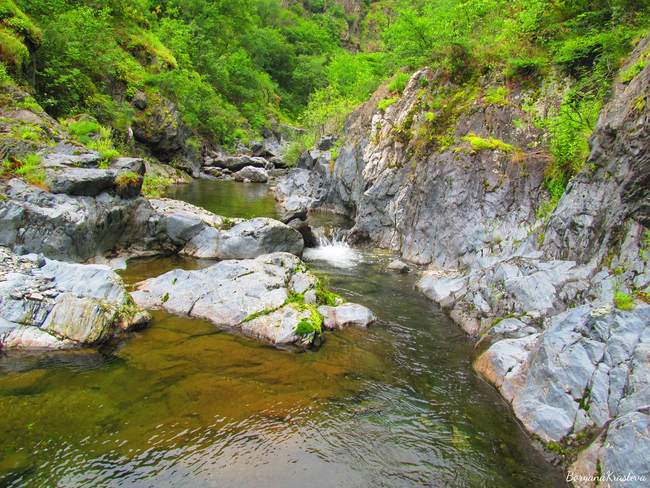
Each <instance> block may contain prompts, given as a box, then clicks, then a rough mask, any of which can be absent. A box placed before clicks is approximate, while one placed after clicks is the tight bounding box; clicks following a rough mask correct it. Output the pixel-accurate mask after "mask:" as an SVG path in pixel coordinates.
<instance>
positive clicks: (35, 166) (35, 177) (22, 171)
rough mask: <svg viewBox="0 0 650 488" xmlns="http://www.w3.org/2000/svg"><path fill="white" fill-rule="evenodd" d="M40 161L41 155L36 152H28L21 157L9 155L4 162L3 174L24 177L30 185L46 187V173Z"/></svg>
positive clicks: (10, 176) (9, 176)
mask: <svg viewBox="0 0 650 488" xmlns="http://www.w3.org/2000/svg"><path fill="white" fill-rule="evenodd" d="M40 163H41V158H40V156H37V155H35V154H27V155H26V156H23V157H22V158H21V159H18V158H15V157H14V156H9V158H8V159H7V160H6V161H4V163H3V164H2V176H5V177H8V178H12V177H19V178H24V179H25V181H26V182H27V183H29V184H30V185H33V186H38V187H40V188H46V187H45V184H44V180H45V174H44V172H43V170H42V168H41V167H40Z"/></svg>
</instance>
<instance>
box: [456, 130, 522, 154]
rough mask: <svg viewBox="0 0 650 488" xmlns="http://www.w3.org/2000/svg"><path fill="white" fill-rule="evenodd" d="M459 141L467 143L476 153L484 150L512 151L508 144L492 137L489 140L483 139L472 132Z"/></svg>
mask: <svg viewBox="0 0 650 488" xmlns="http://www.w3.org/2000/svg"><path fill="white" fill-rule="evenodd" d="M461 139H462V140H463V141H467V142H469V144H470V146H472V149H474V150H475V151H478V152H481V151H486V150H493V151H503V152H512V150H513V147H512V146H511V145H510V144H506V143H505V142H503V141H502V140H500V139H495V138H493V137H490V138H489V139H483V138H482V137H479V136H477V135H476V134H474V133H473V132H470V134H469V135H468V136H467V137H462V138H461Z"/></svg>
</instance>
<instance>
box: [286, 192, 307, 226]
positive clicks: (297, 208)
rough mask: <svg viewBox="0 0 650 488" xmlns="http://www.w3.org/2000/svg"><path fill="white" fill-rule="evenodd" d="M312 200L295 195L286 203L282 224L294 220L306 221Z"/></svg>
mask: <svg viewBox="0 0 650 488" xmlns="http://www.w3.org/2000/svg"><path fill="white" fill-rule="evenodd" d="M309 202H310V199H309V198H307V197H301V196H298V195H293V196H290V197H289V198H287V199H286V200H285V201H284V212H283V214H282V219H281V220H282V222H284V223H285V224H286V223H288V222H291V221H292V220H294V219H300V220H306V219H307V212H308V210H309Z"/></svg>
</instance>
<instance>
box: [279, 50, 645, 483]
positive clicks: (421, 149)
mask: <svg viewBox="0 0 650 488" xmlns="http://www.w3.org/2000/svg"><path fill="white" fill-rule="evenodd" d="M649 45H650V40H649V39H648V38H646V39H645V40H643V41H642V42H641V43H640V44H639V45H638V46H637V48H636V49H635V51H634V53H633V54H632V55H631V56H630V57H629V59H628V61H627V63H626V65H625V66H624V67H623V68H622V70H621V72H626V70H630V69H631V67H633V66H639V67H641V68H642V69H639V70H638V72H637V71H634V73H635V75H634V76H629V77H621V79H620V81H619V82H618V83H616V84H615V86H614V89H613V92H612V95H611V101H610V102H609V103H608V104H607V105H606V106H605V107H604V108H603V110H602V111H601V113H600V116H599V118H598V122H597V125H596V128H595V130H594V133H593V136H592V138H591V154H590V156H589V158H588V160H587V161H586V163H585V164H584V167H583V169H582V171H580V173H579V174H578V175H577V176H576V177H575V178H574V179H573V180H572V181H571V182H570V183H569V185H568V187H567V189H566V192H565V193H564V195H563V196H562V197H561V199H560V200H559V203H558V204H557V207H556V208H555V209H554V210H553V211H552V213H550V215H549V216H548V218H541V217H542V216H543V212H540V211H539V209H540V208H542V207H543V205H544V201H545V194H546V190H545V189H544V186H543V176H544V168H545V165H546V163H545V158H546V157H547V156H546V155H545V154H544V151H543V144H542V142H543V137H544V135H543V133H542V132H541V131H540V130H539V129H537V128H535V127H534V125H533V124H532V123H531V122H532V120H533V118H534V116H535V114H539V113H542V112H545V111H547V110H549V109H550V108H552V107H553V106H557V104H558V103H560V102H561V97H562V93H563V90H564V89H565V88H566V85H563V84H562V82H561V81H557V80H555V81H552V80H547V81H546V82H545V83H544V84H542V86H538V87H535V89H533V90H531V89H529V88H527V89H525V88H523V87H517V86H515V87H512V86H510V87H508V89H503V88H502V89H501V93H503V94H505V96H504V97H501V98H500V99H498V100H497V98H498V97H495V96H493V95H494V93H497V92H498V90H497V88H499V87H496V86H486V87H483V88H481V89H471V88H462V87H458V86H454V85H453V84H451V83H449V82H448V81H445V79H444V77H441V76H440V74H439V73H434V72H432V71H430V70H427V69H424V70H421V71H418V72H416V73H415V74H414V75H413V76H412V77H411V80H410V81H409V82H408V84H407V85H406V88H405V90H404V93H403V94H402V96H401V97H400V98H398V99H394V100H391V103H390V104H388V105H386V104H385V103H384V104H383V105H381V106H380V102H381V101H382V100H385V99H387V97H388V96H389V93H388V91H387V89H386V88H380V89H379V90H378V91H377V92H376V93H375V95H373V98H372V99H371V101H370V102H368V103H366V104H364V105H362V106H360V107H358V108H357V109H356V110H355V112H354V113H353V114H352V115H351V116H350V117H349V118H348V120H347V122H346V127H345V129H344V132H343V136H342V140H343V143H342V144H341V145H340V148H338V150H337V157H336V158H335V157H333V153H332V152H331V151H330V150H329V148H328V147H326V146H327V141H323V143H322V144H321V145H319V146H317V147H316V148H314V149H312V150H310V151H308V152H306V153H305V154H303V156H302V157H301V160H300V163H299V167H298V168H297V169H294V170H291V171H290V172H289V174H288V175H287V177H286V178H285V179H284V180H283V181H281V182H280V183H279V184H278V185H277V187H276V197H277V198H278V200H280V201H285V200H287V199H288V198H290V197H292V196H296V195H301V196H303V197H308V198H309V199H310V203H309V205H310V208H312V209H315V208H326V209H331V210H334V211H337V212H340V213H344V214H346V215H348V216H349V217H352V218H355V221H356V225H355V227H354V229H353V231H352V232H351V234H350V238H349V242H350V243H352V244H367V245H371V246H378V247H383V248H389V249H392V250H394V251H398V252H399V253H400V254H401V255H402V257H403V258H405V259H407V260H409V261H411V262H413V263H417V264H425V265H428V266H429V270H428V271H426V272H425V273H424V276H423V278H422V280H421V281H420V283H419V285H418V286H419V288H420V290H421V291H422V292H423V293H424V294H425V295H427V296H428V297H429V298H431V299H432V300H433V301H435V302H436V303H438V304H439V305H440V306H441V307H442V308H444V309H446V310H447V311H448V312H449V314H450V316H451V317H452V319H454V321H456V322H457V323H458V324H459V325H460V326H461V327H462V328H463V330H464V331H465V332H466V333H467V334H469V335H471V336H474V337H477V338H481V339H480V341H479V342H478V344H477V346H476V349H475V355H474V358H473V364H474V369H475V371H476V372H477V373H478V374H480V375H481V376H483V377H484V378H485V379H486V380H487V381H489V382H490V383H492V384H493V385H494V386H495V387H496V388H498V389H499V391H500V392H501V394H502V395H503V396H504V398H505V399H506V400H508V402H510V403H511V405H512V408H513V410H514V412H515V414H516V415H517V417H518V418H519V419H520V420H521V422H522V423H523V425H524V426H525V427H526V429H527V430H528V431H529V432H530V433H531V434H534V435H536V436H539V438H541V439H542V440H543V441H544V442H545V443H546V445H547V447H549V448H550V449H552V450H554V451H556V453H557V456H558V458H559V459H560V460H561V461H562V462H563V463H564V464H565V466H566V467H567V468H569V464H570V463H573V464H572V466H571V467H570V469H571V470H572V472H574V473H580V476H583V477H585V476H586V477H593V476H596V475H597V474H598V473H600V472H605V471H606V470H608V471H611V472H614V473H616V474H619V475H620V476H624V475H626V474H628V473H632V474H634V475H636V476H645V477H646V479H650V465H649V464H648V462H647V460H646V457H647V456H644V455H643V454H641V453H643V452H645V451H644V449H646V448H647V447H648V446H649V445H650V433H649V431H648V430H647V425H648V423H649V420H648V419H649V418H650V417H649V416H648V409H649V408H650V367H649V366H648V364H649V361H650V357H649V356H648V338H649V337H650V335H649V334H650V315H649V314H650V306H648V304H647V300H648V297H649V296H650V267H649V266H650V265H649V259H650V258H649V255H648V252H650V250H649V248H648V243H649V242H650V241H649V238H648V236H650V233H649V231H648V224H649V222H650V214H649V213H648V205H647V199H648V194H649V191H650V190H649V187H648V183H647V182H648V174H650V168H648V165H647V161H648V160H649V159H648V153H649V152H650V140H649V139H648V134H647V130H646V128H647V120H648V117H650V108H649V106H648V104H647V103H646V99H647V88H648V86H649V82H650V65H648V64H647V63H646V64H643V63H641V64H638V63H639V62H640V60H641V59H642V57H643V56H645V53H646V51H647V49H648V47H649ZM422 87H426V88H422ZM488 95H489V96H488ZM382 107H383V108H382ZM515 121H516V123H515ZM599 470H600V471H599ZM579 486H593V485H590V484H589V483H587V484H579ZM612 486H619V485H617V484H613V485H612ZM621 486H622V485H621Z"/></svg>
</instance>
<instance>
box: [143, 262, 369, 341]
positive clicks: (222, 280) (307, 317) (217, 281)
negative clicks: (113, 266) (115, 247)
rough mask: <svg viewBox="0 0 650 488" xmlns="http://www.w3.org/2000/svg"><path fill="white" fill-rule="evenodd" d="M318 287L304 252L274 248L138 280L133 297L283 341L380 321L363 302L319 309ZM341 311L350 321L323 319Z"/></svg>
mask: <svg viewBox="0 0 650 488" xmlns="http://www.w3.org/2000/svg"><path fill="white" fill-rule="evenodd" d="M317 287H318V280H317V279H316V277H315V276H313V275H312V274H311V272H310V271H309V270H308V269H307V268H306V267H305V266H304V264H303V263H302V262H301V261H300V259H299V258H298V257H296V256H294V255H292V254H289V253H272V254H267V255H264V256H259V257H257V258H256V259H247V260H228V261H222V262H219V263H217V264H215V265H213V266H211V267H209V268H206V269H203V270H200V271H183V270H174V271H170V272H169V273H165V274H164V275H162V276H159V277H158V278H152V279H149V280H146V281H143V282H141V283H138V284H137V285H136V291H134V292H132V293H131V296H132V297H133V300H134V301H135V303H136V304H138V305H139V306H142V307H146V308H162V309H163V310H167V311H169V312H172V313H176V314H179V315H190V316H192V317H198V318H203V319H207V320H210V321H211V322H213V323H214V324H216V325H219V326H227V327H235V328H237V329H240V330H241V331H242V332H244V333H246V334H249V335H254V336H257V337H261V338H263V339H266V340H268V341H270V342H271V343H273V344H278V345H280V344H293V343H295V344H299V345H302V346H310V345H311V344H312V343H313V341H314V339H315V338H316V336H317V335H318V334H319V333H320V332H321V327H322V326H323V325H325V326H327V327H330V326H331V328H334V327H336V326H339V325H341V326H342V325H346V324H349V323H355V324H358V325H363V326H367V325H368V323H369V322H371V321H372V320H374V316H373V315H372V312H370V311H369V310H368V309H366V308H365V307H361V306H360V305H352V304H345V305H340V306H338V307H320V308H319V309H318V310H317V309H316V305H318V304H319V303H318V301H317V299H316V300H315V303H313V304H312V303H309V302H310V300H309V299H308V296H309V295H310V294H312V295H314V294H315V296H317V295H318V294H317V293H316V291H317ZM303 295H304V297H303ZM322 308H326V309H327V310H324V312H327V313H322V312H321V309H322ZM330 308H331V309H333V310H330ZM343 308H345V310H343ZM339 309H341V311H340V313H339ZM321 313H322V315H321ZM337 314H338V315H340V316H341V317H344V319H345V320H344V319H340V320H338V321H337V322H336V323H335V322H332V321H331V320H329V319H327V318H326V322H327V324H328V325H326V324H325V323H324V322H323V315H326V317H329V316H330V315H333V316H338V315H337Z"/></svg>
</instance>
